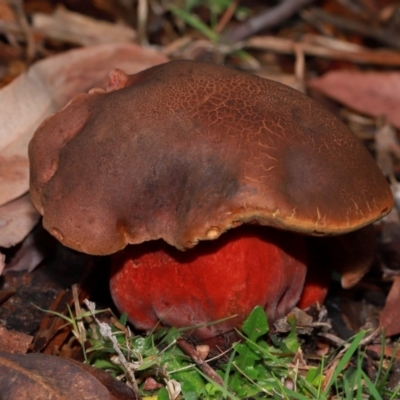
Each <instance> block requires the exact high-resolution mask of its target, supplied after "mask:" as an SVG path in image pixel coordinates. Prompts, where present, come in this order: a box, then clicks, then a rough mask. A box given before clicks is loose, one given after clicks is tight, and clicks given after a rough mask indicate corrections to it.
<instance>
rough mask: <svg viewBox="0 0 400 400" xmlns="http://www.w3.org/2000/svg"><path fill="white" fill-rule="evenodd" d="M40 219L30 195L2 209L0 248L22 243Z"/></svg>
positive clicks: (0, 213) (0, 216)
mask: <svg viewBox="0 0 400 400" xmlns="http://www.w3.org/2000/svg"><path fill="white" fill-rule="evenodd" d="M39 218H40V215H39V214H38V212H37V211H36V210H35V209H34V207H33V205H32V203H31V201H30V199H29V195H28V194H26V195H24V196H22V197H20V198H18V199H17V200H14V201H12V202H10V203H8V204H6V205H4V206H2V207H0V247H11V246H13V245H15V244H16V243H19V242H21V241H22V240H23V239H24V238H25V236H26V235H27V234H28V233H29V232H30V231H31V230H32V229H33V227H34V226H35V225H36V224H37V222H38V221H39Z"/></svg>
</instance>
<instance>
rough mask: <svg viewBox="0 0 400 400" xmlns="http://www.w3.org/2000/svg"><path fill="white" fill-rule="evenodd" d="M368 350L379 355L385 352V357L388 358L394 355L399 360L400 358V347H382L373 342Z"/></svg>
mask: <svg viewBox="0 0 400 400" xmlns="http://www.w3.org/2000/svg"><path fill="white" fill-rule="evenodd" d="M367 350H369V351H373V352H374V353H376V354H377V355H378V356H380V355H381V354H382V352H383V354H384V355H385V357H388V358H392V357H394V358H396V359H397V360H400V349H398V348H396V347H393V346H385V347H382V346H381V345H380V344H371V345H369V346H367Z"/></svg>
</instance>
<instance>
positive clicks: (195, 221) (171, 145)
mask: <svg viewBox="0 0 400 400" xmlns="http://www.w3.org/2000/svg"><path fill="white" fill-rule="evenodd" d="M117 81H118V82H119V87H120V86H124V85H126V87H123V88H122V89H119V90H115V91H112V92H109V93H100V92H99V91H93V93H91V94H81V95H79V96H77V97H75V98H74V99H73V100H72V102H71V103H70V104H69V105H68V106H67V107H66V108H64V109H63V110H62V111H60V112H58V113H57V114H55V115H54V116H52V117H50V118H49V119H47V120H46V121H45V122H44V123H43V124H42V125H41V126H40V127H39V129H38V130H37V132H36V133H35V135H34V138H33V139H32V141H31V143H30V147H29V156H30V166H31V197H32V201H33V203H34V205H35V206H36V208H37V209H38V210H39V211H40V212H41V213H42V214H43V223H44V226H45V227H46V229H48V230H49V231H50V232H51V233H52V234H53V235H54V236H56V237H57V238H58V239H59V240H60V241H61V242H62V243H64V244H65V245H66V246H69V247H72V248H74V249H76V250H80V251H84V252H87V253H91V254H99V255H101V254H110V253H113V252H116V251H118V250H120V249H122V248H124V247H125V246H126V245H127V244H128V243H141V242H143V241H146V240H153V239H159V238H162V239H164V240H165V241H166V242H168V243H169V244H171V245H173V246H175V247H177V248H179V249H185V248H190V247H193V246H194V245H195V244H196V243H197V242H198V241H199V240H210V239H216V238H217V237H218V236H219V235H221V234H222V233H223V232H224V231H226V230H228V229H230V228H232V227H236V226H238V225H240V224H242V223H248V222H250V223H254V222H256V223H258V224H261V225H270V226H274V227H277V228H282V229H288V230H293V231H297V232H302V233H305V234H310V235H332V234H340V233H345V232H349V231H352V230H354V229H357V228H360V227H362V226H365V225H367V224H369V223H371V222H373V221H375V220H377V219H379V218H381V217H383V216H384V215H386V214H387V213H388V212H389V211H390V209H391V208H392V205H393V199H392V194H391V191H390V188H389V186H388V184H387V182H386V179H385V178H384V176H383V175H382V173H381V172H380V170H379V169H378V167H377V166H376V164H375V162H374V160H373V159H372V157H371V156H370V155H369V153H368V152H367V150H366V149H365V148H364V146H363V145H362V144H361V143H360V142H359V141H358V139H357V138H356V137H355V136H354V135H353V134H352V133H351V132H350V131H349V130H348V129H347V128H346V126H345V125H344V124H342V123H341V122H339V121H338V120H337V119H336V118H335V117H334V116H332V115H331V114H330V113H329V112H328V111H326V110H325V109H324V108H322V107H321V106H320V105H318V104H317V103H315V102H314V101H313V100H312V99H310V98H309V97H307V96H305V95H303V94H302V93H300V92H297V91H295V90H293V89H291V88H289V87H286V86H284V85H281V84H278V83H275V82H272V81H269V80H265V79H262V78H259V77H256V76H252V75H248V74H245V73H242V72H238V71H236V70H233V69H230V68H226V67H223V66H219V65H214V64H208V63H198V62H193V61H173V62H169V63H166V64H162V65H159V66H156V67H153V68H150V69H148V70H146V71H143V72H141V73H139V74H137V75H133V76H131V77H129V78H127V80H126V82H125V80H124V78H123V76H122V77H121V72H118V79H117ZM121 82H122V83H121Z"/></svg>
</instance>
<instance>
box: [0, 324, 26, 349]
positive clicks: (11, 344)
mask: <svg viewBox="0 0 400 400" xmlns="http://www.w3.org/2000/svg"><path fill="white" fill-rule="evenodd" d="M32 339H33V336H30V335H27V334H26V333H23V332H17V331H11V330H10V331H9V330H7V329H6V328H5V327H4V326H0V352H7V353H12V354H25V353H26V352H27V351H28V348H29V345H30V344H31V342H32Z"/></svg>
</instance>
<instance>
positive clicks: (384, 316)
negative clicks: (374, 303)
mask: <svg viewBox="0 0 400 400" xmlns="http://www.w3.org/2000/svg"><path fill="white" fill-rule="evenodd" d="M399 304H400V276H396V277H395V278H394V280H393V285H392V288H391V289H390V292H389V294H388V296H387V298H386V304H385V307H384V308H383V310H382V312H381V318H380V324H381V326H382V327H383V328H385V335H386V336H393V335H398V334H399V333H400V309H399Z"/></svg>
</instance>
